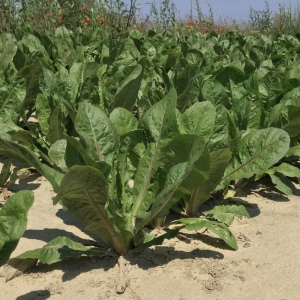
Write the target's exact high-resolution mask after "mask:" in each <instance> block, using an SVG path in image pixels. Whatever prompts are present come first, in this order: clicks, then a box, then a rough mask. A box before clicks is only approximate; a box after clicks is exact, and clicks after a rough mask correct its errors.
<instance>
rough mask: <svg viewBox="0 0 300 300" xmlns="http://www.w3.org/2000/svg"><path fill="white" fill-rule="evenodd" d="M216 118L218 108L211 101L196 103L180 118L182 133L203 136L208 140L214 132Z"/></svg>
mask: <svg viewBox="0 0 300 300" xmlns="http://www.w3.org/2000/svg"><path fill="white" fill-rule="evenodd" d="M215 118H216V110H215V108H214V106H213V105H212V104H211V103H210V102H208V101H206V102H198V103H195V104H194V105H192V106H191V107H190V108H188V109H187V110H186V111H185V112H184V113H183V114H182V116H181V118H180V119H179V120H180V123H179V130H180V133H182V134H194V135H197V136H202V137H203V138H204V139H205V141H206V142H207V141H208V140H209V138H210V137H211V135H212V133H213V130H214V124H215Z"/></svg>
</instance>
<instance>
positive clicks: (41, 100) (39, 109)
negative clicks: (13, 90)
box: [35, 94, 51, 135]
mask: <svg viewBox="0 0 300 300" xmlns="http://www.w3.org/2000/svg"><path fill="white" fill-rule="evenodd" d="M35 109H36V114H37V119H38V122H39V125H40V126H41V130H42V132H43V134H44V135H47V134H48V132H49V123H50V116H51V108H50V104H49V100H48V97H47V95H45V94H38V95H37V97H36V101H35Z"/></svg>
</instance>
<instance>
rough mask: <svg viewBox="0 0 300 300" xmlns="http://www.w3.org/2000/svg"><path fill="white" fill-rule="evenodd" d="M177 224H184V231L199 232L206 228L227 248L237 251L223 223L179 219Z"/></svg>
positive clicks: (231, 236) (198, 219) (232, 238)
mask: <svg viewBox="0 0 300 300" xmlns="http://www.w3.org/2000/svg"><path fill="white" fill-rule="evenodd" d="M176 222H177V223H181V224H184V228H185V229H186V230H200V229H203V228H206V229H208V230H210V231H211V232H213V233H214V234H216V235H217V236H218V237H220V238H221V239H222V240H223V241H224V242H225V243H226V244H227V245H228V246H229V247H231V248H232V249H234V250H237V249H238V246H237V243H236V239H235V237H234V235H233V234H232V232H231V231H230V229H229V228H228V227H227V226H226V225H225V224H223V223H219V222H216V221H210V220H205V219H200V218H189V219H180V220H178V221H176Z"/></svg>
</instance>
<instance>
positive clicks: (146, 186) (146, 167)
mask: <svg viewBox="0 0 300 300" xmlns="http://www.w3.org/2000/svg"><path fill="white" fill-rule="evenodd" d="M175 108H176V91H175V90H174V89H172V90H171V91H170V92H169V94H168V95H167V96H166V97H165V98H164V99H163V100H161V101H159V102H158V103H156V104H155V105H153V106H152V107H151V108H150V109H149V110H148V111H147V112H146V113H145V114H144V116H143V118H142V120H141V124H142V125H143V126H144V128H145V129H146V132H147V133H148V134H149V135H150V136H151V138H150V139H151V140H150V143H149V145H148V148H147V152H146V153H145V155H144V156H143V157H142V159H141V160H140V161H139V165H138V168H137V172H136V175H135V179H134V180H135V181H134V189H133V194H134V195H137V196H136V199H135V203H134V205H133V208H132V215H133V217H136V216H138V215H140V214H143V213H145V211H147V210H148V208H149V206H150V205H151V202H152V201H153V197H154V195H155V191H156V189H157V187H158V182H157V180H155V179H154V178H153V176H156V172H157V170H158V168H159V167H160V166H161V162H160V152H161V149H162V148H163V146H164V145H166V144H167V143H168V142H169V141H170V140H172V139H173V138H174V137H176V136H177V135H178V134H179V132H178V125H177V120H176V114H175ZM152 141H153V142H152ZM152 180H153V184H152V183H151V181H152Z"/></svg>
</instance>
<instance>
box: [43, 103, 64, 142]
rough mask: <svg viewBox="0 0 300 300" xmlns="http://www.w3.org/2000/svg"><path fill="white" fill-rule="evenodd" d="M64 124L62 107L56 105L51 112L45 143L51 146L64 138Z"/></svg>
mask: <svg viewBox="0 0 300 300" xmlns="http://www.w3.org/2000/svg"><path fill="white" fill-rule="evenodd" d="M64 132H65V128H64V122H63V112H62V105H58V106H57V107H55V109H54V110H53V112H52V114H51V117H50V120H49V130H48V134H47V141H49V142H50V143H51V144H53V143H55V142H56V141H58V140H60V139H62V138H64Z"/></svg>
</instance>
